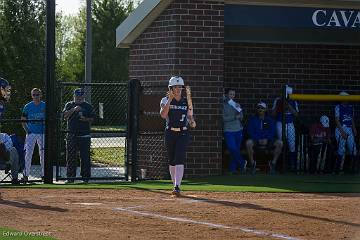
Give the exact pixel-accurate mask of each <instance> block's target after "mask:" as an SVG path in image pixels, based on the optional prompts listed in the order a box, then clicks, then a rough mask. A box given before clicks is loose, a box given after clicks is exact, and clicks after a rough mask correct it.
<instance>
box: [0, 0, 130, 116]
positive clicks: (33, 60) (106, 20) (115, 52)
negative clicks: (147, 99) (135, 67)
mask: <svg viewBox="0 0 360 240" xmlns="http://www.w3.org/2000/svg"><path fill="white" fill-rule="evenodd" d="M134 2H136V1H131V0H130V1H129V0H93V5H92V32H93V36H92V41H93V55H92V81H93V82H124V81H127V80H128V50H127V49H117V48H115V37H116V36H115V34H116V31H115V30H116V27H117V26H118V25H119V24H120V23H121V22H122V21H123V20H124V19H125V18H126V17H127V16H128V15H129V14H130V13H131V12H132V11H133V9H134ZM45 34H46V1H45V0H17V1H9V0H0V77H3V78H6V79H7V80H8V81H9V82H10V83H11V85H12V98H11V104H8V106H7V108H6V112H5V116H4V117H5V118H20V115H21V109H22V107H23V106H24V104H25V103H27V102H29V101H31V97H30V91H31V89H32V88H34V87H38V88H41V89H43V90H44V89H45V81H46V79H45V53H46V49H45ZM85 34H86V6H85V4H83V6H82V8H81V10H80V12H79V14H77V15H64V14H63V13H61V12H57V14H56V69H55V76H56V80H57V81H66V82H84V78H85V36H86V35H85ZM45 94H46V93H45Z"/></svg>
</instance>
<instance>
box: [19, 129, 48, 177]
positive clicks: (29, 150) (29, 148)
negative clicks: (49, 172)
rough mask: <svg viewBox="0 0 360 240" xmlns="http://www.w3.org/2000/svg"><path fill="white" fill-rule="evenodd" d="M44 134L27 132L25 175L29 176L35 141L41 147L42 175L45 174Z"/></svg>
mask: <svg viewBox="0 0 360 240" xmlns="http://www.w3.org/2000/svg"><path fill="white" fill-rule="evenodd" d="M44 139H45V137H44V134H34V133H30V134H26V138H25V169H24V175H25V176H29V174H30V167H31V160H32V155H33V153H34V147H35V143H37V145H38V147H39V156H40V165H41V176H44Z"/></svg>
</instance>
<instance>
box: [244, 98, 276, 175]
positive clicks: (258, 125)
mask: <svg viewBox="0 0 360 240" xmlns="http://www.w3.org/2000/svg"><path fill="white" fill-rule="evenodd" d="M247 133H248V136H249V139H248V140H247V141H246V148H247V151H248V156H249V161H250V163H251V166H252V174H255V172H256V161H255V159H254V147H255V148H259V147H260V148H270V149H274V150H273V151H272V155H273V158H272V159H271V160H270V161H269V167H270V173H275V167H276V162H277V160H278V158H279V156H280V154H281V149H282V146H283V143H282V141H280V140H277V139H275V135H276V129H275V121H274V120H273V119H272V118H271V117H270V116H268V114H267V105H266V103H264V102H259V103H258V104H257V105H256V114H255V115H254V116H252V117H251V118H250V120H249V122H248V126H247Z"/></svg>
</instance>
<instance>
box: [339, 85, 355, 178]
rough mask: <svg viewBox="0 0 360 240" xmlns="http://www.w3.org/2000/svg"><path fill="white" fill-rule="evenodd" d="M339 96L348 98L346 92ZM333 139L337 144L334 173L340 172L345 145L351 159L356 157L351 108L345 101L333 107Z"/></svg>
mask: <svg viewBox="0 0 360 240" xmlns="http://www.w3.org/2000/svg"><path fill="white" fill-rule="evenodd" d="M339 95H340V96H348V95H349V94H348V93H347V92H340V93H339ZM335 123H336V129H335V138H336V141H337V143H338V150H337V159H336V164H335V171H336V172H338V171H340V170H341V165H342V163H343V160H344V155H345V145H346V147H347V149H348V151H349V153H350V155H351V156H352V157H354V156H356V146H355V141H354V137H355V136H356V135H357V131H356V127H355V122H354V110H353V106H352V105H350V104H348V103H347V102H346V101H343V102H341V103H340V104H338V105H336V106H335Z"/></svg>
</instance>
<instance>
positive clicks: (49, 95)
mask: <svg viewBox="0 0 360 240" xmlns="http://www.w3.org/2000/svg"><path fill="white" fill-rule="evenodd" d="M54 91H55V0H47V1H46V113H45V163H44V165H45V166H44V170H45V171H44V182H45V183H53V162H52V161H53V160H54V157H55V156H56V152H55V151H54V147H55V145H56V139H55V137H54V134H53V131H54V130H55V128H56V119H55V114H56V113H55V107H54V105H55V97H54V96H55V94H54Z"/></svg>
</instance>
